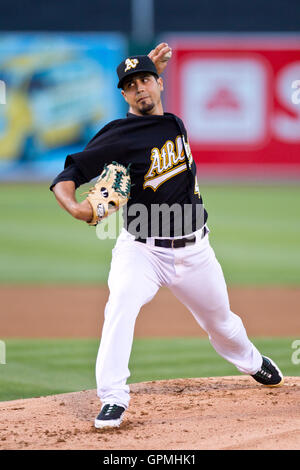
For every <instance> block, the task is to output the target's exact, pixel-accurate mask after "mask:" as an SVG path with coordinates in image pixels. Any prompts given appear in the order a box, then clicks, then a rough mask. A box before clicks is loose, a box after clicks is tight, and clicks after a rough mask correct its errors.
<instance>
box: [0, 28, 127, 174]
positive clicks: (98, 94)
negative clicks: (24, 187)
mask: <svg viewBox="0 0 300 470" xmlns="http://www.w3.org/2000/svg"><path fill="white" fill-rule="evenodd" d="M126 51H127V45H126V41H125V40H124V37H123V36H121V35H118V34H96V33H84V34H83V33H82V34H69V33H6V34H0V83H1V101H0V179H1V180H6V179H15V180H17V179H18V178H24V177H25V178H26V175H27V176H28V178H29V179H32V176H35V177H36V178H37V179H39V178H40V179H43V178H51V177H52V176H53V175H54V174H56V173H57V171H60V170H61V169H62V163H63V162H64V159H65V157H66V155H67V154H69V153H74V152H78V151H80V150H82V149H83V148H84V146H85V145H86V144H87V142H88V141H89V140H90V139H91V138H92V137H93V135H94V134H95V133H96V132H97V131H98V130H99V129H100V128H101V127H103V125H105V124H106V123H107V122H109V121H111V120H112V119H117V118H119V117H123V116H124V113H125V107H124V103H123V99H122V97H121V95H120V91H119V90H118V89H117V75H116V67H117V65H118V64H119V63H120V62H121V60H123V58H124V56H125V55H126Z"/></svg>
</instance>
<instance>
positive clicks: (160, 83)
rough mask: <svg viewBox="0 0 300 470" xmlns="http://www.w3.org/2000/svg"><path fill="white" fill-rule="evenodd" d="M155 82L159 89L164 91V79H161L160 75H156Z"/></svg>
mask: <svg viewBox="0 0 300 470" xmlns="http://www.w3.org/2000/svg"><path fill="white" fill-rule="evenodd" d="M157 83H158V85H159V89H160V91H164V81H163V79H162V78H161V77H158V79H157Z"/></svg>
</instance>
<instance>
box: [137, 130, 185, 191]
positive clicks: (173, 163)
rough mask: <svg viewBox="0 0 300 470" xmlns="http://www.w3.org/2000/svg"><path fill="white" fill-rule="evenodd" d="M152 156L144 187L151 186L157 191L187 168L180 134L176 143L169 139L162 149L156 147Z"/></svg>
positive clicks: (152, 151)
mask: <svg viewBox="0 0 300 470" xmlns="http://www.w3.org/2000/svg"><path fill="white" fill-rule="evenodd" d="M150 158H151V164H150V168H149V170H148V172H147V173H146V175H145V178H144V181H145V182H144V185H143V188H144V189H145V188H148V187H149V188H152V189H153V191H156V190H157V188H158V187H159V186H160V185H161V184H163V183H164V182H165V181H167V180H169V179H170V178H173V176H175V175H178V173H181V172H182V171H185V170H186V169H187V165H186V162H185V154H184V150H183V142H182V137H181V136H180V135H179V136H177V137H176V139H175V144H174V142H173V141H172V140H167V141H166V142H165V143H164V145H163V146H162V148H161V149H158V148H157V147H154V148H153V149H152V150H151V155H150Z"/></svg>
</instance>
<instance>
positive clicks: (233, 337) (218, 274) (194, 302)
mask: <svg viewBox="0 0 300 470" xmlns="http://www.w3.org/2000/svg"><path fill="white" fill-rule="evenodd" d="M184 250H187V251H186V253H185V254H184ZM174 251H176V250H174ZM175 256H177V257H178V263H177V268H176V278H175V279H174V281H173V283H172V285H170V286H169V287H170V289H171V291H172V292H173V293H174V295H175V296H176V297H177V298H178V299H179V300H180V301H181V302H182V303H183V304H184V305H186V306H187V307H188V309H189V310H190V311H191V313H192V314H193V315H194V317H195V319H196V321H197V322H198V324H199V325H200V326H201V327H202V328H203V329H204V330H205V331H206V332H207V333H208V337H209V340H210V342H211V344H212V346H213V347H214V349H215V350H216V351H217V353H218V354H220V355H221V356H222V357H223V358H224V359H226V360H227V361H229V362H231V363H233V364H234V365H235V366H236V367H237V369H238V370H239V371H240V372H244V373H247V374H252V373H253V374H254V373H256V372H257V370H258V369H259V368H260V366H261V363H262V356H261V354H260V353H259V351H258V350H257V349H256V347H255V346H254V345H253V344H252V343H251V341H250V340H249V338H248V336H247V333H246V330H245V327H244V325H243V322H242V320H241V318H240V317H239V316H238V315H236V314H235V313H233V312H232V311H231V310H230V305H229V299H228V293H227V287H226V283H225V280H224V276H223V272H222V268H221V266H220V264H219V262H218V261H217V259H216V257H215V253H214V251H213V249H212V248H211V246H210V244H209V238H208V236H206V237H205V238H204V239H203V240H201V241H198V243H197V244H196V245H194V246H193V247H189V248H183V249H180V253H178V255H175ZM181 258H182V262H180V259H181ZM175 265H176V262H175Z"/></svg>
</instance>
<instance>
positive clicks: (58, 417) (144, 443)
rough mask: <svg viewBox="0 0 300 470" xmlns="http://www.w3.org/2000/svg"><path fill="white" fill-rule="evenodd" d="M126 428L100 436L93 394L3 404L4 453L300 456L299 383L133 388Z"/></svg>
mask: <svg viewBox="0 0 300 470" xmlns="http://www.w3.org/2000/svg"><path fill="white" fill-rule="evenodd" d="M130 388H131V402H130V407H129V409H128V410H127V412H126V413H125V417H124V420H123V423H122V424H121V426H120V428H118V429H113V430H103V429H102V430H96V429H95V428H94V426H93V420H94V417H95V415H97V414H98V411H99V409H100V402H99V399H98V398H97V396H96V391H95V390H87V391H82V392H76V393H67V394H60V395H53V396H48V397H39V398H30V399H24V400H14V401H8V402H1V403H0V413H1V424H0V449H60V450H63V449H87V450H88V449H94V450H101V449H102V450H116V449H119V450H126V449H129V450H136V449H143V450H149V449H151V450H180V449H191V450H193V449H300V377H287V378H285V383H284V385H283V386H281V387H278V388H268V387H263V386H261V385H259V384H257V383H256V382H255V381H254V380H253V379H252V378H251V377H249V376H244V375H241V376H233V377H210V378H195V379H176V380H162V381H153V382H144V383H138V384H132V385H131V386H130Z"/></svg>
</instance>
